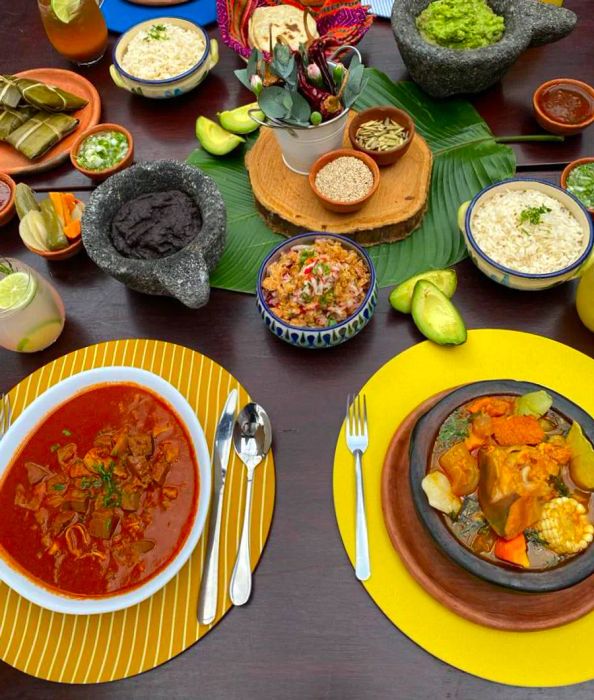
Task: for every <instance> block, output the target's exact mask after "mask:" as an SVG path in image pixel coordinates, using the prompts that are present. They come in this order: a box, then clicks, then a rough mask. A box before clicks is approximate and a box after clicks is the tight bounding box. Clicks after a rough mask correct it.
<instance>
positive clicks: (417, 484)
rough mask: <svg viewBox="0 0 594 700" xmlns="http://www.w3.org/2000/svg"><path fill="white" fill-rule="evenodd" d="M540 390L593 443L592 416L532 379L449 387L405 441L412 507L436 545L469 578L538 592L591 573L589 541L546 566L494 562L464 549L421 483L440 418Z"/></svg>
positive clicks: (592, 561)
mask: <svg viewBox="0 0 594 700" xmlns="http://www.w3.org/2000/svg"><path fill="white" fill-rule="evenodd" d="M543 389H544V390H545V391H546V392H547V393H548V394H550V395H551V396H552V398H553V406H552V410H553V411H554V412H555V413H557V414H560V415H561V417H562V418H563V419H565V420H566V421H567V422H568V423H570V424H571V422H572V421H576V422H577V423H579V424H580V426H581V428H582V430H583V433H584V435H585V436H586V437H587V438H588V440H590V442H594V420H593V419H592V417H591V416H590V415H588V414H587V413H586V412H585V411H584V410H583V409H582V408H580V407H579V406H577V405H576V404H575V403H573V402H572V401H570V400H569V399H567V398H565V397H564V396H561V395H560V394H558V393H557V392H555V391H552V390H551V389H548V388H546V387H542V386H540V385H539V384H533V383H532V382H519V381H512V380H499V379H496V380H489V381H482V382H473V383H472V384H467V385H465V386H463V387H461V388H459V389H454V390H453V391H451V392H450V393H448V394H446V396H445V397H444V398H442V399H441V400H440V401H438V402H437V403H436V404H435V405H434V406H433V408H430V409H429V410H428V411H427V413H425V414H424V415H423V416H422V417H421V418H420V419H419V420H418V421H417V423H416V425H415V427H414V429H413V432H412V434H411V440H410V453H409V456H410V471H409V479H410V486H411V491H412V497H413V502H414V505H415V509H416V511H417V513H418V515H419V518H420V520H421V522H422V523H423V525H424V527H425V528H426V530H427V531H428V533H429V534H430V535H431V536H432V537H433V539H434V540H435V542H436V543H437V545H438V546H439V547H440V549H441V550H442V551H443V552H444V553H445V554H447V555H448V556H449V557H450V558H451V559H452V560H453V561H454V562H455V563H456V564H458V565H459V566H461V567H462V568H464V569H466V570H467V571H469V572H470V573H471V574H474V575H475V576H479V577H480V578H483V579H485V580H486V581H489V582H490V583H495V584H497V585H499V586H505V587H507V588H512V589H514V590H517V591H523V592H526V593H544V592H546V591H556V590H560V589H563V588H568V587H569V586H573V585H574V584H576V583H578V582H579V581H581V580H583V579H584V578H586V577H587V576H590V575H591V574H592V573H594V545H593V544H592V543H591V544H590V546H588V547H587V549H585V550H583V551H582V552H581V553H579V554H576V555H574V556H572V557H571V558H569V559H567V560H566V561H565V562H562V563H560V564H558V565H557V566H554V567H551V568H548V569H546V568H532V569H530V568H526V569H523V568H520V567H517V566H513V565H507V564H506V563H505V562H503V561H501V562H497V563H495V562H494V561H493V560H490V559H488V558H484V557H481V556H480V555H479V554H475V553H474V552H473V551H471V550H470V549H469V548H467V547H466V546H465V545H464V544H463V543H462V542H461V541H460V540H459V539H458V538H457V537H456V536H455V535H454V534H453V533H452V531H451V530H450V528H449V527H448V524H447V522H446V519H445V516H444V515H443V514H442V513H440V512H439V511H437V510H435V509H434V508H432V507H431V506H430V505H429V502H428V500H427V496H426V494H425V492H424V491H423V487H422V485H421V482H422V481H423V478H424V477H425V475H426V474H427V473H428V471H429V470H430V465H431V457H432V453H433V448H434V445H435V441H436V438H437V435H438V433H439V430H440V428H441V426H442V424H443V423H444V421H445V420H446V419H447V418H448V416H450V415H451V414H452V413H453V412H454V411H455V410H456V409H457V408H459V407H460V406H462V405H463V404H465V403H467V402H469V401H472V400H474V399H478V398H480V397H481V396H494V395H497V394H499V395H508V396H520V395H522V394H526V393H529V392H533V391H540V390H543Z"/></svg>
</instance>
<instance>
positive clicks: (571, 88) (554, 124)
mask: <svg viewBox="0 0 594 700" xmlns="http://www.w3.org/2000/svg"><path fill="white" fill-rule="evenodd" d="M532 105H533V107H534V114H535V116H536V121H537V122H538V123H539V124H540V126H542V128H543V129H546V131H550V132H551V133H552V134H559V135H561V136H571V135H573V134H579V133H580V131H583V130H584V129H585V128H586V127H588V126H590V124H592V122H594V88H592V86H591V85H588V83H583V82H582V81H581V80H573V79H571V78H556V79H555V80H549V81H548V82H546V83H543V84H542V85H541V86H540V87H538V88H537V90H536V91H535V93H534V95H533V97H532Z"/></svg>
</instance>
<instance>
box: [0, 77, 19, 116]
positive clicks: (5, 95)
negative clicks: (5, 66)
mask: <svg viewBox="0 0 594 700" xmlns="http://www.w3.org/2000/svg"><path fill="white" fill-rule="evenodd" d="M20 101H21V91H20V90H19V88H18V87H17V84H16V82H15V79H14V78H13V77H12V75H0V105H2V106H4V107H12V108H13V109H14V108H15V107H16V106H17V105H18V103H19V102H20Z"/></svg>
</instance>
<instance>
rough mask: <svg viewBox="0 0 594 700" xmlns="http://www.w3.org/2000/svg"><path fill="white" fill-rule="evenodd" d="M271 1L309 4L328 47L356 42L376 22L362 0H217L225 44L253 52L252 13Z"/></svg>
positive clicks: (242, 53)
mask: <svg viewBox="0 0 594 700" xmlns="http://www.w3.org/2000/svg"><path fill="white" fill-rule="evenodd" d="M271 5H293V6H294V7H298V8H299V9H301V10H304V9H305V8H306V7H308V8H309V10H310V12H311V13H312V15H313V17H314V18H315V20H316V24H317V26H318V33H319V34H320V36H321V37H323V39H324V45H325V47H326V49H327V50H328V51H330V50H332V49H335V48H337V47H338V46H344V45H346V44H348V45H351V46H353V45H354V44H356V43H357V42H359V41H360V40H361V38H362V37H363V35H364V34H365V32H366V31H367V30H368V29H369V27H370V26H371V23H372V22H373V15H371V14H370V13H369V7H368V6H367V5H361V3H360V2H359V0H325V2H324V0H322V4H316V5H313V4H309V3H308V2H296V0H285V2H281V1H280V0H217V20H218V23H219V30H220V32H221V38H222V39H223V41H224V42H225V44H227V46H228V47H229V48H231V49H233V51H235V52H236V53H238V54H239V55H240V56H243V57H244V58H248V57H249V55H250V53H251V48H250V47H249V45H248V27H249V21H250V17H251V16H252V13H253V12H254V10H255V9H256V8H257V7H268V6H271Z"/></svg>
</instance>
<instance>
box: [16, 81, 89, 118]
mask: <svg viewBox="0 0 594 700" xmlns="http://www.w3.org/2000/svg"><path fill="white" fill-rule="evenodd" d="M15 82H16V85H17V87H18V89H19V90H20V91H21V95H22V96H23V99H24V100H25V102H27V103H28V104H30V105H32V106H33V107H37V109H42V110H44V111H46V112H73V111H74V110H76V109H81V108H82V107H84V106H85V105H87V104H88V101H87V100H85V99H84V98H83V97H78V95H73V94H72V93H71V92H68V91H67V90H62V89H61V88H59V87H55V86H53V85H47V84H46V83H40V82H39V81H38V80H29V78H15Z"/></svg>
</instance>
